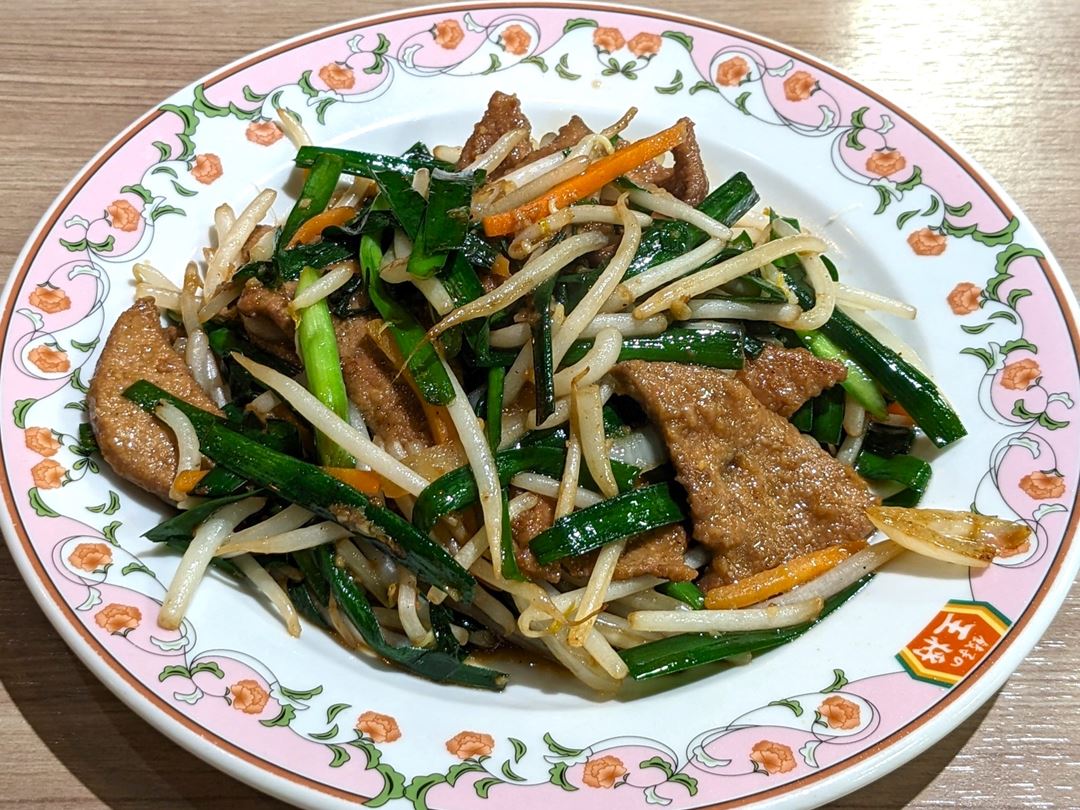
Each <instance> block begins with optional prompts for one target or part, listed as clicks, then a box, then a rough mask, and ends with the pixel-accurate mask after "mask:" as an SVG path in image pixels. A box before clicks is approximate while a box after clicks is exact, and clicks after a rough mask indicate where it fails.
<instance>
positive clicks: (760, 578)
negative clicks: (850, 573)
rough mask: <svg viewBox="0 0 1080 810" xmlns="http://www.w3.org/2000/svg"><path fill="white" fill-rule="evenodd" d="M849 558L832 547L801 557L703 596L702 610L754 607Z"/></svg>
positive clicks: (838, 548) (849, 554) (843, 552)
mask: <svg viewBox="0 0 1080 810" xmlns="http://www.w3.org/2000/svg"><path fill="white" fill-rule="evenodd" d="M850 556H851V552H849V551H848V550H847V549H846V548H843V547H841V546H832V547H830V548H824V549H821V550H820V551H812V552H810V553H809V554H803V555H802V556H801V557H796V558H795V559H793V560H788V561H787V562H786V563H784V564H783V565H778V566H777V567H776V568H770V569H769V570H768V571H761V572H759V573H757V574H754V575H753V576H749V577H747V578H746V579H743V580H740V581H739V582H736V583H734V584H732V585H722V586H721V587H719V588H712V589H710V590H709V592H708V593H707V594H705V607H706V608H708V609H709V610H732V609H734V608H742V607H746V606H747V605H754V604H757V603H758V602H761V601H762V600H764V599H768V598H769V597H770V596H776V595H777V594H779V593H783V592H784V591H790V590H791V589H792V588H794V587H795V586H796V585H802V584H803V583H804V582H809V581H810V580H811V579H814V578H815V577H818V576H820V575H821V574H824V573H825V572H826V571H828V570H829V569H830V568H833V567H835V566H836V565H838V564H839V563H841V562H843V561H844V560H846V559H847V558H848V557H850Z"/></svg>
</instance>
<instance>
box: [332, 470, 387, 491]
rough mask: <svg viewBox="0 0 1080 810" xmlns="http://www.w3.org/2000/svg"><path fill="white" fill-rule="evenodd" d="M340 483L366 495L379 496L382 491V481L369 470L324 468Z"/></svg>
mask: <svg viewBox="0 0 1080 810" xmlns="http://www.w3.org/2000/svg"><path fill="white" fill-rule="evenodd" d="M323 469H324V470H326V472H327V473H328V474H330V475H332V476H333V477H334V478H336V479H337V480H338V481H342V482H344V483H346V484H348V485H349V486H350V487H352V488H353V489H357V490H360V492H363V493H364V494H365V495H378V494H379V493H380V492H381V491H382V479H381V478H380V477H379V476H378V475H376V474H375V473H373V472H368V471H367V470H354V469H352V468H351V467H323Z"/></svg>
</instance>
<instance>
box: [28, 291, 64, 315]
mask: <svg viewBox="0 0 1080 810" xmlns="http://www.w3.org/2000/svg"><path fill="white" fill-rule="evenodd" d="M30 306H32V307H37V308H38V309H40V310H41V311H42V312H48V313H49V314H50V315H52V314H55V313H57V312H63V311H64V310H65V309H71V299H70V298H68V295H67V293H66V292H64V291H63V290H61V289H60V288H59V287H46V286H44V285H39V286H37V287H34V291H33V292H31V293H30Z"/></svg>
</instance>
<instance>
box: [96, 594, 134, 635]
mask: <svg viewBox="0 0 1080 810" xmlns="http://www.w3.org/2000/svg"><path fill="white" fill-rule="evenodd" d="M94 621H95V622H97V625H98V627H104V628H105V629H106V630H107V631H109V632H110V633H112V634H113V635H114V636H115V635H121V636H126V635H127V634H128V633H130V632H131V631H132V630H134V629H135V628H136V627H138V626H139V622H141V621H142V612H141V611H140V610H139V609H138V608H137V607H133V606H132V605H119V604H116V603H115V602H114V603H113V604H111V605H106V606H105V607H103V608H102V609H101V610H99V611H98V612H97V613H96V614H94Z"/></svg>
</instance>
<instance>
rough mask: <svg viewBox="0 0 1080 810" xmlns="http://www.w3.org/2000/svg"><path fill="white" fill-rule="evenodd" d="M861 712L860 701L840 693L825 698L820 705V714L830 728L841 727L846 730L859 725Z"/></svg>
mask: <svg viewBox="0 0 1080 810" xmlns="http://www.w3.org/2000/svg"><path fill="white" fill-rule="evenodd" d="M860 713H861V710H860V709H859V704H858V703H853V702H852V701H850V700H848V699H847V698H842V697H840V696H839V695H832V696H831V697H827V698H825V700H824V701H822V703H821V705H820V706H818V714H820V715H821V716H822V718H823V719H824V720H825V722H826V723H828V724H829V728H839V729H843V730H844V731H851V730H852V729H853V728H858V727H859V723H860V722H862V720H861V719H860V717H859V715H860Z"/></svg>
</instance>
